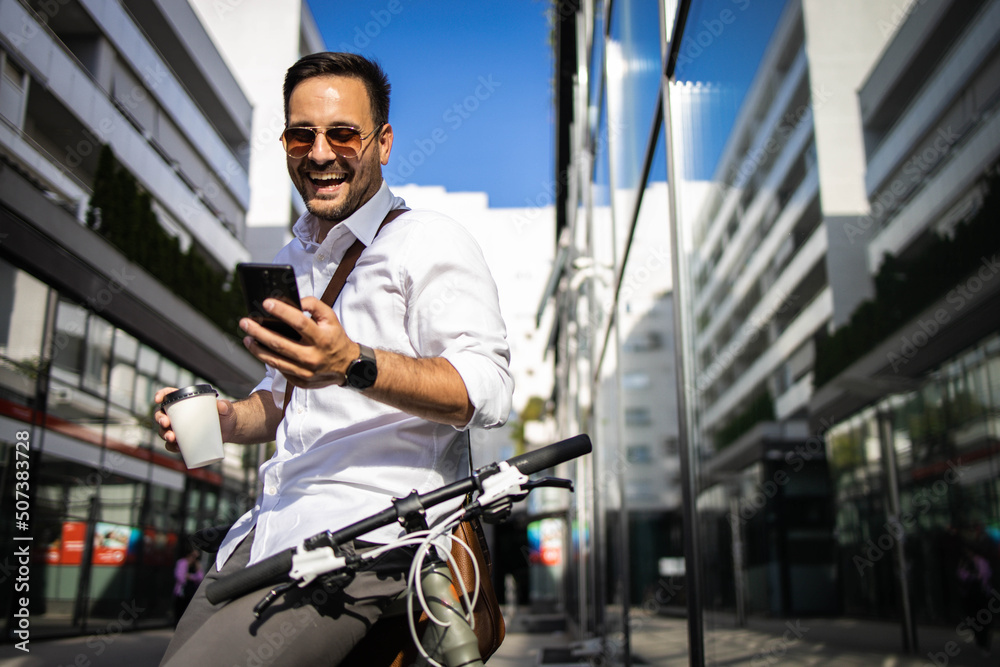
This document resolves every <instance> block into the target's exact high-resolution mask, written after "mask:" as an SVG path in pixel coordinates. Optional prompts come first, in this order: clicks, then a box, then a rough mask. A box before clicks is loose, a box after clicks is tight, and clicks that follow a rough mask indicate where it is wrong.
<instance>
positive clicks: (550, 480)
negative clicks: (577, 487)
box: [521, 477, 573, 491]
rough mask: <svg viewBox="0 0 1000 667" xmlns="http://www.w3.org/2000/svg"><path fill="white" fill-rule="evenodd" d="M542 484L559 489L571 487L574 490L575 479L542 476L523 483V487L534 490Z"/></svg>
mask: <svg viewBox="0 0 1000 667" xmlns="http://www.w3.org/2000/svg"><path fill="white" fill-rule="evenodd" d="M541 486H551V487H554V488H557V489H569V490H570V491H572V490H573V481H572V480H569V479H563V478H562V477H542V478H541V479H534V480H531V481H529V482H527V483H525V484H522V485H521V488H522V489H525V490H526V491H532V490H533V489H537V488H539V487H541Z"/></svg>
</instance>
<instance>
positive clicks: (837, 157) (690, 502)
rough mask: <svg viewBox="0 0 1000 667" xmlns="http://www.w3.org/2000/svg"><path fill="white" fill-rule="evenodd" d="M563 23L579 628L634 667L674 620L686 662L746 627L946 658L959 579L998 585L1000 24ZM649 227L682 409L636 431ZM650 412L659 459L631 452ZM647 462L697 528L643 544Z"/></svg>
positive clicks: (734, 18)
mask: <svg viewBox="0 0 1000 667" xmlns="http://www.w3.org/2000/svg"><path fill="white" fill-rule="evenodd" d="M903 5H906V6H905V8H904V7H903ZM556 19H557V20H556V43H557V50H556V53H557V94H556V109H557V121H558V123H557V127H558V134H557V145H556V147H557V151H556V154H557V175H558V178H559V182H560V184H561V185H562V186H563V187H562V188H561V190H560V192H559V193H558V194H559V198H558V201H557V238H558V240H559V244H560V249H561V251H560V255H559V257H558V258H557V261H556V267H555V271H556V274H557V276H558V277H560V278H562V279H563V281H562V282H561V283H559V282H558V281H556V280H553V281H550V282H551V284H555V285H559V287H558V288H557V289H555V290H553V293H552V295H551V298H552V301H551V303H552V304H554V306H555V309H556V310H557V312H559V313H560V314H561V319H557V322H558V326H557V328H556V330H555V332H554V335H553V349H554V351H555V353H556V354H555V359H556V370H557V373H556V377H557V388H556V393H557V398H558V400H557V406H558V409H559V415H560V427H561V429H562V430H563V431H564V432H565V433H566V434H567V435H569V434H572V433H573V432H576V431H587V432H589V433H591V435H592V436H593V438H594V442H595V455H594V457H593V461H592V462H590V463H588V464H586V465H589V466H592V468H593V469H592V470H589V471H586V474H585V476H584V478H587V476H588V475H589V477H590V478H591V479H594V480H597V487H596V488H597V492H596V493H595V497H593V498H592V499H590V504H588V505H586V506H581V507H578V508H577V512H578V516H577V517H576V519H575V520H576V521H577V522H578V523H579V524H586V525H587V529H588V531H589V532H588V533H585V534H588V535H591V536H592V539H591V541H590V542H584V541H578V542H575V543H574V545H575V549H574V553H573V559H572V561H573V563H574V564H575V565H576V566H577V567H578V569H577V570H576V571H574V572H571V574H572V575H573V576H572V577H570V580H571V581H570V583H569V584H568V585H567V586H568V588H569V589H570V590H568V592H567V595H568V596H569V597H570V599H572V600H574V602H575V604H574V605H571V607H570V611H571V613H572V615H573V616H574V619H575V621H576V624H577V628H578V630H579V631H580V632H581V634H583V635H594V636H597V635H599V636H601V638H602V640H603V644H602V645H603V647H604V648H603V649H602V650H603V651H604V655H605V657H607V656H613V660H619V661H622V662H626V663H627V662H628V661H629V660H631V648H630V647H631V644H632V640H633V639H634V635H635V633H638V632H643V628H644V627H645V626H646V625H647V624H644V623H642V622H641V619H642V618H643V617H644V616H645V615H649V614H667V615H676V614H682V613H687V614H688V619H689V637H690V646H689V650H690V658H691V662H692V664H704V663H706V662H707V663H712V662H713V661H714V660H717V659H719V656H718V655H717V654H716V653H715V651H716V648H715V647H714V646H713V642H712V632H713V630H714V629H715V628H717V627H731V626H732V625H733V624H734V623H735V624H737V625H740V626H742V625H746V624H748V623H751V624H752V622H753V619H754V618H772V619H780V618H803V617H810V616H821V617H824V618H831V617H833V618H836V617H847V618H867V619H878V620H880V621H888V622H890V624H896V625H898V627H899V635H898V637H899V641H898V650H899V651H900V652H905V651H911V652H913V651H917V650H919V648H920V646H921V645H922V644H921V640H922V639H923V642H924V644H923V645H927V642H936V641H938V640H939V639H941V638H942V637H945V638H946V639H947V638H948V637H951V635H949V632H951V631H952V630H954V629H955V627H956V623H957V622H958V621H959V620H960V619H961V616H960V614H962V613H966V614H967V613H969V609H968V608H967V606H968V596H967V595H965V594H964V593H963V591H965V590H966V588H967V587H966V585H965V584H964V577H963V575H962V572H963V571H964V570H963V568H964V567H966V565H965V564H966V563H967V562H968V559H969V558H973V557H974V558H977V559H981V560H980V561H979V562H983V561H985V562H987V563H988V564H989V566H990V569H991V571H992V572H993V573H1000V528H998V526H1000V509H998V505H997V491H998V486H997V485H998V482H1000V459H998V458H997V454H998V452H997V449H996V448H997V445H998V425H1000V423H998V415H1000V410H998V406H997V402H996V401H997V394H998V392H997V350H998V347H997V346H998V342H997V341H998V339H997V331H1000V315H998V314H1000V300H998V296H1000V289H998V287H1000V280H994V279H993V278H994V277H995V276H996V266H997V265H996V258H997V255H998V253H1000V236H998V232H997V229H998V228H997V225H996V216H997V214H998V211H1000V207H998V206H997V201H998V197H997V195H996V193H997V192H998V191H1000V180H998V178H997V174H998V170H997V169H998V165H1000V138H998V137H1000V133H998V132H997V129H998V127H1000V126H998V125H997V122H998V121H997V118H998V116H997V114H996V113H995V112H996V108H997V106H996V105H997V104H998V102H1000V83H998V82H1000V77H997V76H995V74H996V72H997V71H1000V70H998V69H997V67H998V66H1000V65H998V63H1000V49H998V46H997V44H998V41H1000V3H998V2H990V1H983V2H971V3H964V2H950V1H943V2H938V3H896V2H891V1H885V2H882V1H878V0H876V1H864V2H863V1H861V0H857V1H855V0H845V1H844V2H837V3H828V2H821V1H819V0H787V1H782V2H768V3H751V2H742V1H739V0H734V1H733V2H707V1H704V2H703V1H701V0H645V1H643V0H605V1H603V2H602V1H600V0H579V1H575V2H560V3H557V11H556ZM604 207H606V208H607V209H609V210H610V214H609V215H605V214H604V211H603V208H604ZM655 229H658V230H660V233H665V234H667V235H668V236H669V242H670V255H671V265H670V266H662V267H659V271H660V273H661V274H663V273H666V274H670V275H669V284H668V285H667V293H668V294H669V297H670V299H671V300H672V303H673V306H674V311H675V315H674V316H673V321H672V322H670V323H663V322H661V323H660V324H659V326H660V327H661V329H660V331H659V334H660V335H661V336H662V338H663V339H664V340H667V339H669V341H670V346H671V347H672V348H673V349H674V350H676V352H675V359H676V364H674V365H671V366H670V367H669V368H668V369H665V370H662V371H657V372H664V373H670V375H671V382H673V383H674V384H675V385H676V387H677V389H676V394H675V395H671V396H666V395H665V394H664V395H663V397H662V399H660V402H659V403H658V406H657V405H654V406H650V405H641V404H639V403H633V402H630V401H633V400H634V398H633V397H634V396H635V395H636V394H637V393H641V392H635V386H636V384H635V381H634V378H633V375H632V373H633V371H632V370H631V368H632V366H630V364H629V363H628V361H629V359H630V358H634V357H631V356H630V355H632V354H634V352H635V350H634V349H632V348H631V347H630V346H629V345H628V344H627V343H628V341H629V340H633V339H630V333H631V331H629V330H626V327H627V326H628V322H629V318H630V317H634V316H635V312H636V308H637V307H640V306H639V300H637V299H636V298H635V297H636V293H637V291H638V290H639V288H640V284H641V282H642V281H641V278H640V277H641V276H643V275H648V274H649V271H648V269H649V267H650V266H651V261H650V258H651V256H652V255H653V253H654V245H653V244H651V243H650V242H649V238H650V235H651V234H654V233H655V232H654V231H653V230H655ZM644 269H645V270H646V273H644V272H643V271H644ZM619 368H625V369H626V372H625V373H623V374H622V375H621V376H620V377H618V378H617V379H616V378H615V374H616V373H618V372H620V371H619V370H618V369H619ZM609 378H610V380H609ZM644 382H648V380H644ZM647 386H648V385H647ZM657 410H659V411H660V412H661V413H663V412H666V413H669V414H670V415H671V418H672V419H673V421H674V424H675V429H676V430H675V435H674V441H673V446H672V447H664V448H663V449H662V450H658V448H655V447H653V448H649V447H647V446H646V445H647V443H646V442H645V441H643V440H639V439H637V438H636V433H637V432H636V431H635V430H634V429H635V428H636V427H637V425H638V421H637V420H643V419H647V420H648V418H649V415H651V414H652V415H656V414H658V413H657ZM657 451H662V452H663V454H662V455H663V456H664V457H665V458H668V459H670V460H672V461H674V462H675V466H674V468H673V469H672V470H673V471H675V472H673V473H667V472H664V473H663V474H662V475H661V482H660V483H661V484H662V485H663V486H665V487H672V488H675V489H676V490H677V493H678V495H681V496H683V499H684V502H683V503H682V504H680V505H676V506H672V507H671V506H670V505H669V504H668V503H664V504H662V505H661V506H660V507H659V508H658V511H657V510H656V509H654V515H655V519H654V520H648V517H647V516H646V515H645V512H647V511H649V510H650V509H651V508H649V507H642V509H641V511H640V510H638V509H637V508H634V507H632V506H631V505H630V497H629V490H630V489H629V486H628V485H629V482H630V479H629V467H630V466H635V467H639V466H642V467H647V468H648V467H649V465H650V463H651V462H653V461H654V460H655V458H656V454H653V453H652V452H657ZM618 462H625V463H624V464H623V465H622V464H619V463H618ZM664 470H667V469H666V468H664ZM647 472H648V470H647ZM608 480H611V481H610V482H608ZM643 482H644V483H647V484H648V480H643ZM633 496H634V494H633ZM623 517H628V520H624V521H623V520H622V518H623ZM580 580H583V581H584V584H582V585H581V584H579V583H578V582H579V581H580ZM988 583H989V585H991V586H993V587H994V588H996V585H997V583H998V582H997V580H996V578H995V577H994V578H993V579H992V580H991V581H990V582H988ZM639 591H647V592H649V591H651V592H653V594H652V595H643V594H642V593H641V592H639ZM963 600H964V601H965V604H966V607H965V608H964V612H963ZM972 611H973V612H974V611H975V610H972ZM942 633H943V634H942ZM952 638H953V639H954V641H956V642H958V643H959V644H960V645H961V646H963V647H964V646H965V642H971V641H972V636H971V633H959V632H955V634H954V636H953V637H952ZM935 646H936V644H935ZM727 664H728V663H727Z"/></svg>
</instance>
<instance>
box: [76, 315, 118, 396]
mask: <svg viewBox="0 0 1000 667" xmlns="http://www.w3.org/2000/svg"><path fill="white" fill-rule="evenodd" d="M88 320H89V322H88V327H87V341H86V345H85V346H84V374H83V386H84V388H86V389H88V390H90V391H92V392H94V393H95V394H97V395H98V396H106V395H107V391H108V380H109V377H110V375H111V340H112V338H113V337H114V333H115V329H114V327H112V326H111V325H110V324H108V323H107V322H106V321H104V320H103V319H101V318H100V317H97V316H96V315H93V314H91V315H90V317H89V318H88Z"/></svg>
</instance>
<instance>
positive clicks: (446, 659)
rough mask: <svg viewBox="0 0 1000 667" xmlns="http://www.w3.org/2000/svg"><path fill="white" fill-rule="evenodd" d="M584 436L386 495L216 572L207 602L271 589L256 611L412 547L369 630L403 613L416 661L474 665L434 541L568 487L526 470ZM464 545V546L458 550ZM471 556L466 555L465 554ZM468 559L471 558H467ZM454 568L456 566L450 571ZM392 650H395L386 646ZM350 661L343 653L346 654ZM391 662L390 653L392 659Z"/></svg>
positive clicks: (465, 607) (570, 455)
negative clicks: (389, 538)
mask: <svg viewBox="0 0 1000 667" xmlns="http://www.w3.org/2000/svg"><path fill="white" fill-rule="evenodd" d="M591 450H592V445H591V442H590V438H589V437H588V436H587V435H585V434H581V435H577V436H574V437H572V438H569V439H566V440H563V441H560V442H557V443H555V444H552V445H548V446H547V447H543V448H541V449H537V450H535V451H532V452H528V453H526V454H521V455H519V456H515V457H512V458H510V459H508V460H506V461H501V462H494V463H490V464H487V465H485V466H483V467H481V468H478V469H476V470H475V471H473V473H472V475H470V476H469V477H466V478H464V479H460V480H458V481H456V482H452V483H451V484H448V485H446V486H444V487H441V488H439V489H435V490H433V491H429V492H427V493H424V494H418V493H417V492H416V491H413V492H411V493H410V494H409V495H407V496H405V497H403V498H396V499H393V502H392V506H391V507H389V508H387V509H385V510H383V511H381V512H377V513H375V514H373V515H371V516H370V517H368V518H366V519H362V520H361V521H358V522H356V523H354V524H351V525H349V526H347V527H345V528H342V529H340V530H337V531H333V532H331V531H323V532H321V533H317V534H316V535H314V536H312V537H310V538H308V539H306V540H303V542H302V543H301V544H300V545H299V546H298V547H293V548H290V549H287V550H285V551H283V552H281V553H278V554H276V555H274V556H271V557H270V558H267V559H265V560H263V561H261V562H259V563H256V564H254V565H251V566H250V567H247V568H246V569H244V570H242V571H240V572H235V573H233V574H231V575H228V576H226V577H223V578H221V579H219V580H217V581H215V582H213V583H212V584H210V585H209V586H208V587H207V588H206V591H205V593H206V596H207V598H208V600H209V602H211V603H212V604H218V603H220V602H224V601H228V600H232V599H234V598H237V597H240V596H242V595H245V594H247V593H250V592H252V591H254V590H258V589H262V588H265V587H268V586H273V588H271V589H270V590H269V591H268V592H267V594H266V595H265V596H264V597H263V598H262V599H261V601H260V602H259V603H258V604H257V605H256V606H255V607H254V610H253V612H254V615H255V616H256V617H258V618H259V617H260V614H261V613H262V612H263V611H264V610H265V609H266V608H267V607H268V606H269V605H270V604H271V603H273V602H274V601H275V600H276V599H277V598H278V597H280V596H281V595H282V594H283V593H285V592H286V591H289V590H291V589H292V588H294V587H296V586H300V587H304V586H307V585H309V584H311V583H313V582H314V581H319V582H320V583H323V584H324V585H333V586H339V585H340V584H342V583H344V582H346V581H349V580H350V578H351V577H353V573H354V572H356V571H358V570H359V569H361V568H362V567H363V566H364V564H365V563H366V561H368V560H373V559H375V558H377V557H378V556H380V555H382V554H384V553H385V552H387V551H389V550H391V549H398V548H403V547H410V548H412V547H415V548H416V552H415V555H414V557H413V560H412V563H411V564H410V567H409V572H408V577H407V586H406V589H405V590H404V592H403V593H401V594H400V596H398V597H397V599H396V600H394V604H393V605H392V606H391V607H390V608H389V609H388V610H387V611H386V612H385V613H384V614H383V616H382V619H380V620H379V622H378V623H376V624H375V625H374V626H373V627H372V629H371V630H370V631H369V634H371V633H374V632H379V631H380V627H379V626H380V624H382V623H383V620H385V621H391V620H392V619H394V618H399V616H401V615H405V616H406V617H407V618H408V625H409V631H410V639H411V640H412V641H413V643H414V645H415V647H416V648H417V651H418V652H419V654H420V656H421V657H422V658H423V660H425V661H426V662H425V663H423V664H430V665H434V666H435V667H459V666H462V667H481V666H482V665H483V658H482V656H481V655H480V653H479V645H478V640H477V638H476V634H475V631H474V627H473V624H474V620H473V619H472V618H471V611H472V609H473V608H474V607H475V603H476V599H475V596H473V597H471V598H470V597H469V591H468V590H466V587H465V585H464V584H463V583H462V582H457V583H458V584H459V589H460V594H459V591H456V588H455V585H456V582H454V581H453V578H452V576H451V571H450V568H449V567H448V565H449V562H453V557H452V556H451V554H450V553H449V554H447V560H444V559H441V558H440V556H439V555H438V554H437V550H435V549H434V548H433V547H434V543H435V540H437V539H438V538H439V537H441V536H443V535H448V536H450V535H451V534H452V531H453V530H454V528H455V527H456V526H457V525H458V524H459V523H460V522H461V521H463V520H464V519H467V518H473V517H484V518H485V519H486V520H487V521H494V522H495V521H500V520H503V519H505V518H507V516H509V514H510V512H511V509H512V506H513V503H514V502H518V501H520V500H523V499H524V498H526V497H527V495H528V494H529V493H530V492H531V491H532V490H534V489H536V488H539V487H542V486H553V487H560V488H566V489H568V490H570V491H572V490H573V483H572V482H571V481H570V480H567V479H559V478H553V477H545V478H542V479H537V480H531V479H529V478H528V475H531V474H533V473H536V472H539V471H542V470H545V469H547V468H551V467H553V466H556V465H558V464H560V463H564V462H566V461H570V460H572V459H574V458H577V457H579V456H583V455H585V454H589V453H590V452H591ZM460 497H465V498H466V501H465V502H464V503H463V505H462V507H461V509H459V510H457V511H456V512H454V513H453V514H451V515H450V516H448V517H446V518H445V519H444V520H442V521H439V522H438V523H437V524H436V525H435V526H434V527H433V528H429V527H428V526H427V524H426V521H425V520H424V514H425V510H426V509H428V508H431V507H434V506H436V505H439V504H441V503H444V502H447V501H449V500H453V499H455V498H460ZM392 523H400V524H402V525H403V527H404V529H405V535H404V536H403V537H401V538H400V539H399V540H397V541H395V542H392V543H390V544H387V545H384V546H383V547H380V548H377V549H374V550H372V551H369V552H366V553H363V554H362V555H356V554H353V553H346V552H344V551H343V550H342V549H341V547H342V546H343V545H347V544H350V543H351V541H352V540H354V539H355V538H358V537H360V536H362V535H365V534H366V533H369V532H371V531H373V530H375V529H377V528H381V527H383V526H387V525H390V524H392ZM465 548H466V549H468V546H466V547H465ZM470 554H471V552H470ZM472 562H473V564H475V558H474V557H473V558H472ZM456 569H457V568H456ZM479 577H480V573H479V571H478V568H476V571H475V585H474V586H473V588H474V589H475V590H476V591H477V592H478V590H479ZM414 598H417V599H418V600H419V602H420V606H421V609H423V612H424V614H425V615H426V616H427V618H428V622H427V624H426V629H425V630H424V631H423V634H422V635H419V634H418V631H417V627H416V621H415V618H416V614H415V610H414V607H413V600H414ZM393 651H395V649H393ZM348 658H349V659H350V656H348ZM396 662H398V658H397V660H396Z"/></svg>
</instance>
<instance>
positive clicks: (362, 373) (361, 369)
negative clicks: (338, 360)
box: [345, 343, 378, 390]
mask: <svg viewBox="0 0 1000 667" xmlns="http://www.w3.org/2000/svg"><path fill="white" fill-rule="evenodd" d="M358 347H360V348H361V356H360V357H358V358H357V359H355V360H354V361H352V362H351V365H350V366H348V367H347V374H346V375H347V382H346V383H345V386H347V387H351V388H352V389H357V390H361V389H367V388H368V387H370V386H372V385H373V384H375V379H376V378H377V377H378V367H377V366H376V365H375V352H374V350H372V349H371V348H370V347H368V346H367V345H362V344H361V343H358Z"/></svg>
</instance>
